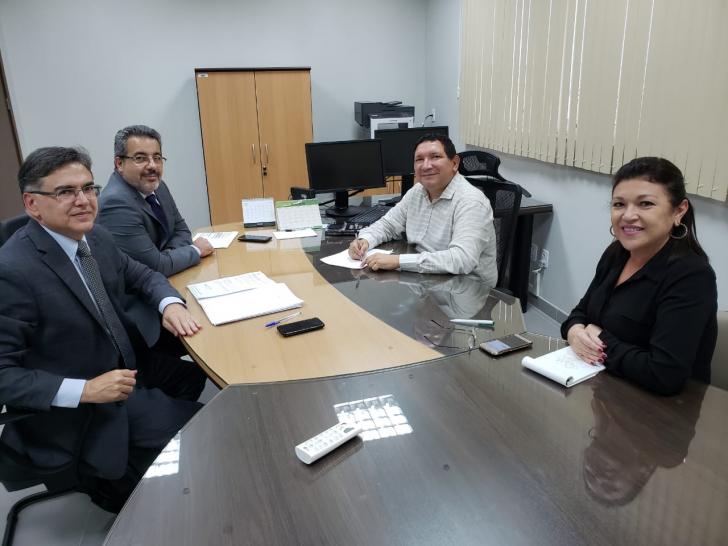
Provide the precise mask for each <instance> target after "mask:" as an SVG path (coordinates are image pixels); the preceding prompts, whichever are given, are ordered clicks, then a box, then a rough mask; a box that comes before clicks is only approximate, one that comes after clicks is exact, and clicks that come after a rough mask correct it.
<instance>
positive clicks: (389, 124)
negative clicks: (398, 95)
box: [354, 101, 415, 138]
mask: <svg viewBox="0 0 728 546" xmlns="http://www.w3.org/2000/svg"><path fill="white" fill-rule="evenodd" d="M354 119H355V120H356V122H357V123H358V124H359V125H360V126H361V128H362V129H361V130H362V138H374V131H376V130H377V129H399V128H405V127H412V126H414V123H415V107H414V106H407V105H406V104H402V102H401V101H391V102H355V103H354Z"/></svg>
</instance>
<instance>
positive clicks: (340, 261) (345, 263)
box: [321, 248, 392, 269]
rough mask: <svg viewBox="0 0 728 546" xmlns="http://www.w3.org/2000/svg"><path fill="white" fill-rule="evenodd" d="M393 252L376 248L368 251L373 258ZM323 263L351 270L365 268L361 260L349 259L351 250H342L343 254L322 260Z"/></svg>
mask: <svg viewBox="0 0 728 546" xmlns="http://www.w3.org/2000/svg"><path fill="white" fill-rule="evenodd" d="M391 253H392V251H391V250H381V249H379V248H375V249H373V250H369V251H367V257H369V256H371V255H372V254H391ZM321 261H322V262H324V263H325V264H329V265H335V266H336V267H346V268H349V269H364V266H363V265H362V263H361V261H360V260H354V259H352V258H350V257H349V250H348V249H347V250H342V251H341V252H339V253H337V254H332V255H331V256H326V257H325V258H321Z"/></svg>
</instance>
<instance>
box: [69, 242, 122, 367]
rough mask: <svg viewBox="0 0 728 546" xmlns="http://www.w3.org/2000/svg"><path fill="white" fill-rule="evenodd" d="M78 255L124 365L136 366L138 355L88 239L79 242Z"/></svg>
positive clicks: (82, 269)
mask: <svg viewBox="0 0 728 546" xmlns="http://www.w3.org/2000/svg"><path fill="white" fill-rule="evenodd" d="M76 256H77V257H78V261H79V263H80V264H81V271H82V272H83V276H84V278H85V279H86V284H87V285H88V288H89V291H90V292H91V295H92V296H93V298H94V300H96V306H97V307H98V308H99V311H100V313H101V317H102V318H103V320H104V322H105V323H106V330H107V332H108V333H109V335H110V336H111V341H112V342H113V343H114V347H116V350H117V351H118V352H119V355H120V356H121V359H122V360H123V362H124V365H125V366H126V367H127V368H132V369H133V368H135V367H136V357H135V355H134V349H133V348H132V346H131V342H130V341H129V336H128V335H127V334H126V330H125V329H124V326H123V325H122V324H121V320H119V315H117V314H116V311H115V310H114V306H113V305H112V304H111V300H110V299H109V295H108V294H107V293H106V288H104V283H103V282H102V280H101V273H100V272H99V264H98V263H96V260H95V259H94V257H93V256H91V251H90V250H89V248H88V244H86V241H83V240H81V241H79V242H78V250H77V251H76Z"/></svg>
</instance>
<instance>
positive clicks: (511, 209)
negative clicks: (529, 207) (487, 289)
mask: <svg viewBox="0 0 728 546" xmlns="http://www.w3.org/2000/svg"><path fill="white" fill-rule="evenodd" d="M467 180H468V182H470V183H471V184H472V185H473V186H476V187H477V188H480V189H481V190H482V191H483V193H485V195H486V197H487V198H488V200H489V201H490V205H491V207H493V227H494V228H495V237H496V252H497V254H496V262H497V265H498V284H497V285H496V286H497V287H498V288H499V289H503V288H505V287H506V286H508V283H507V282H506V279H507V277H508V261H509V259H510V256H511V250H512V248H513V241H514V238H515V234H516V223H517V221H518V211H519V210H520V209H521V187H520V186H519V185H518V184H513V183H512V182H508V181H505V182H500V181H498V180H494V179H492V178H489V179H483V178H467ZM508 293H510V292H508Z"/></svg>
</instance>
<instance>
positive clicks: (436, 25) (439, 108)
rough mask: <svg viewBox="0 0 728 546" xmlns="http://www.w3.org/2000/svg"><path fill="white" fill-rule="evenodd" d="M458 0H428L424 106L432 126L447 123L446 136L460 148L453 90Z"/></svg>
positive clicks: (456, 76) (457, 55)
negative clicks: (434, 113) (432, 120)
mask: <svg viewBox="0 0 728 546" xmlns="http://www.w3.org/2000/svg"><path fill="white" fill-rule="evenodd" d="M461 4H462V0H429V4H428V9H427V33H426V37H427V56H426V59H427V64H426V69H425V75H426V85H425V90H426V92H425V109H424V114H423V117H424V116H426V115H427V114H429V113H430V112H431V111H432V109H433V108H434V109H435V111H436V121H435V123H434V124H435V125H448V126H449V128H450V129H449V134H450V139H451V140H452V141H453V143H454V144H455V148H456V149H458V150H460V149H462V145H461V142H460V134H459V133H460V121H459V113H458V102H457V89H458V82H459V80H460V6H461Z"/></svg>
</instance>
